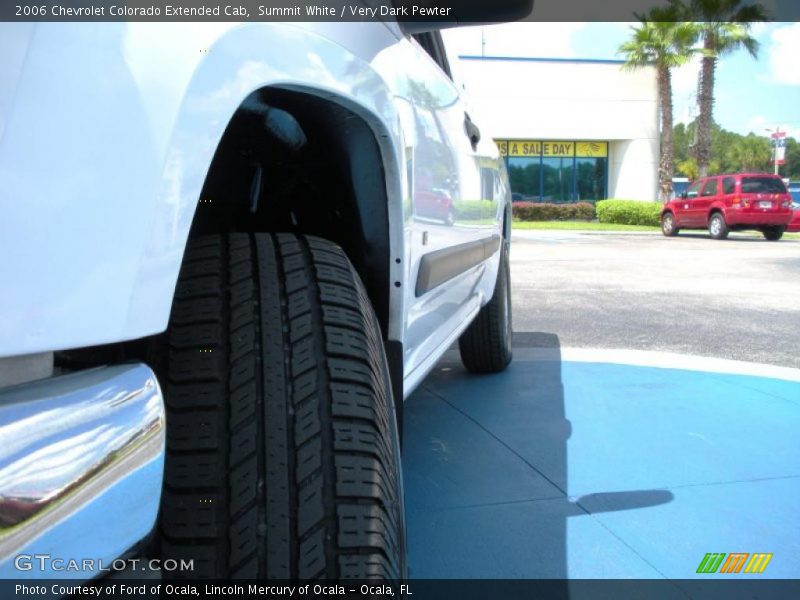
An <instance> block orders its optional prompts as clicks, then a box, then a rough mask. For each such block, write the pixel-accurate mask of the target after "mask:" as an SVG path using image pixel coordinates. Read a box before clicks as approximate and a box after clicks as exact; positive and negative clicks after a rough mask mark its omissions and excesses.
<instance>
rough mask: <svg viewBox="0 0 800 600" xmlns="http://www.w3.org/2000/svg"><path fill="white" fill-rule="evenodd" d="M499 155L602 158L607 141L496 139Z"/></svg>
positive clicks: (606, 154) (606, 153)
mask: <svg viewBox="0 0 800 600" xmlns="http://www.w3.org/2000/svg"><path fill="white" fill-rule="evenodd" d="M497 147H498V149H499V150H500V156H545V157H551V156H555V157H572V156H577V157H578V158H590V157H597V158H603V157H606V156H608V142H568V141H563V140H549V141H548V140H497Z"/></svg>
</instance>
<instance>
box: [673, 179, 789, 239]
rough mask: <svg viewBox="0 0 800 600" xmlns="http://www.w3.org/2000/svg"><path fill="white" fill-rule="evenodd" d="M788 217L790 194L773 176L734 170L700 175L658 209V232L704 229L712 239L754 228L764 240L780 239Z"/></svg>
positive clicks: (674, 232)
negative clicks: (732, 171)
mask: <svg viewBox="0 0 800 600" xmlns="http://www.w3.org/2000/svg"><path fill="white" fill-rule="evenodd" d="M791 218H792V197H791V196H790V195H789V192H787V191H786V186H785V185H784V184H783V181H781V178H780V177H778V176H777V175H771V174H769V173H736V174H733V175H715V176H713V177H702V178H700V179H698V180H697V181H695V182H693V183H692V185H690V186H689V188H688V189H687V190H686V191H685V192H683V193H682V194H681V195H680V197H679V198H674V199H673V200H670V201H669V202H667V203H666V204H665V205H664V208H663V209H662V210H661V231H662V232H663V233H664V235H666V236H674V235H678V232H679V231H680V230H681V229H706V228H707V229H708V233H709V234H711V237H712V238H714V239H715V240H722V239H725V238H726V237H727V236H728V233H730V232H731V231H739V230H741V229H757V230H759V231H760V232H761V233H763V234H764V237H765V238H767V239H768V240H771V241H775V240H779V239H781V236H782V235H783V232H784V231H786V225H787V224H788V223H789V221H790V220H791Z"/></svg>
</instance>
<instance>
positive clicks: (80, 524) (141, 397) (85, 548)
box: [0, 364, 165, 580]
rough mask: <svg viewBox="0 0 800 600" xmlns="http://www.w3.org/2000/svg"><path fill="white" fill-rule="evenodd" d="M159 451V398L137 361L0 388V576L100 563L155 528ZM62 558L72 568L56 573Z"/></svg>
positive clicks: (94, 568) (96, 567)
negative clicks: (40, 557)
mask: <svg viewBox="0 0 800 600" xmlns="http://www.w3.org/2000/svg"><path fill="white" fill-rule="evenodd" d="M164 453H165V415H164V402H163V398H162V396H161V390H160V388H159V386H158V381H157V380H156V377H155V375H154V374H153V372H152V371H151V370H150V368H149V367H147V366H145V365H143V364H129V365H120V366H113V367H104V368H98V369H92V370H88V371H81V372H78V373H72V374H69V375H63V376H59V377H53V378H50V379H45V380H41V381H36V382H32V383H26V384H22V385H17V386H13V387H10V388H6V389H4V390H0V578H14V579H19V578H48V577H49V578H60V577H71V578H76V575H77V579H81V578H83V579H86V580H88V579H91V578H92V577H95V576H96V575H98V574H100V571H101V570H102V569H103V568H108V567H109V566H110V565H111V564H112V562H113V561H114V560H115V559H117V558H119V557H120V556H122V555H123V554H125V553H126V552H127V551H129V550H130V549H131V548H133V547H134V546H136V544H138V543H139V542H141V541H142V540H143V539H144V538H145V537H147V536H148V535H149V534H150V532H151V531H152V530H153V527H154V525H155V522H156V517H157V515H158V505H159V500H160V497H161V484H162V480H163V472H164ZM33 555H47V556H49V558H50V561H49V562H47V563H46V564H47V565H48V566H44V565H45V563H44V561H41V560H32V559H31V557H32V556H33ZM21 556H22V558H21V559H20V557H21ZM26 556H27V559H26V558H25V557H26ZM70 560H76V561H77V564H79V565H82V566H83V568H82V569H81V572H80V574H77V573H75V572H71V573H70V572H65V573H60V572H59V567H58V565H63V564H67V563H68V561H70ZM54 561H61V562H55V566H49V565H52V563H53V562H54ZM85 561H92V562H91V563H87V562H85ZM87 564H90V565H91V566H90V567H88V568H86V566H85V565H87Z"/></svg>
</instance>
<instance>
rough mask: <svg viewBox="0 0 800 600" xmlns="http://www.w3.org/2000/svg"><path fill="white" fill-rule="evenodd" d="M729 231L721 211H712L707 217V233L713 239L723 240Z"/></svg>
mask: <svg viewBox="0 0 800 600" xmlns="http://www.w3.org/2000/svg"><path fill="white" fill-rule="evenodd" d="M729 233H730V229H728V224H727V223H726V222H725V217H723V216H722V213H719V212H715V213H712V214H711V217H709V219H708V234H709V235H710V236H711V237H712V238H714V239H715V240H724V239H725V238H726V237H728V234H729Z"/></svg>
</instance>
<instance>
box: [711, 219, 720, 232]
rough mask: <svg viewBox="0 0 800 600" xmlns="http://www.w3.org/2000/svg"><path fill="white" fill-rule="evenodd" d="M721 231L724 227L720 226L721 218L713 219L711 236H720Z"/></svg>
mask: <svg viewBox="0 0 800 600" xmlns="http://www.w3.org/2000/svg"><path fill="white" fill-rule="evenodd" d="M721 229H722V227H721V226H720V223H719V217H714V218H713V219H711V234H712V235H719V232H720V230H721Z"/></svg>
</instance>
